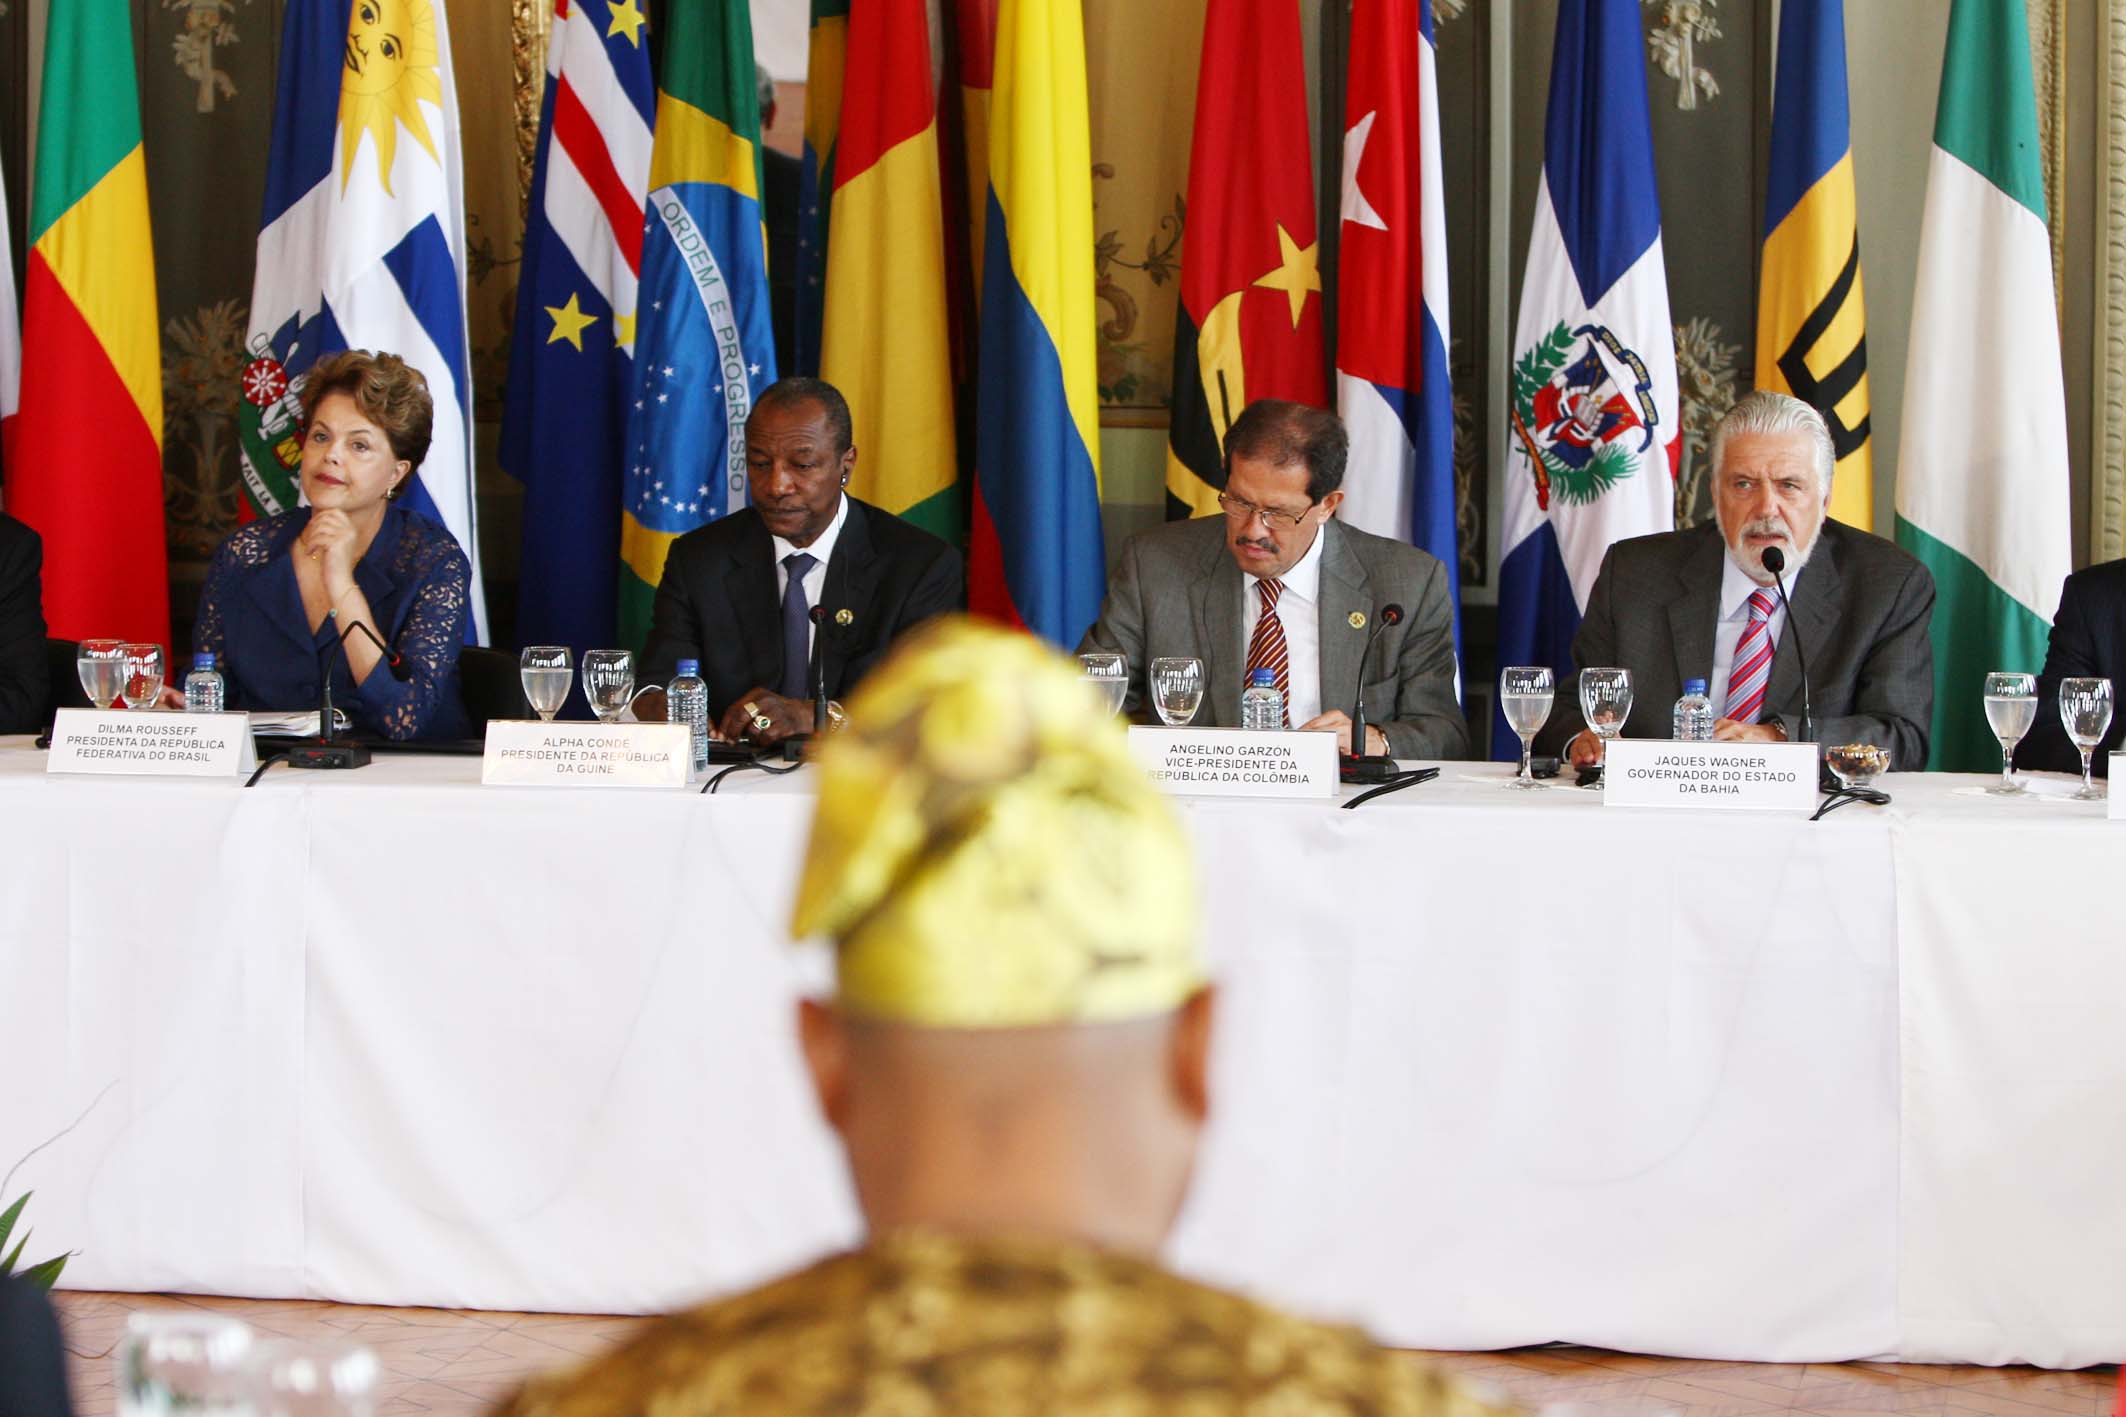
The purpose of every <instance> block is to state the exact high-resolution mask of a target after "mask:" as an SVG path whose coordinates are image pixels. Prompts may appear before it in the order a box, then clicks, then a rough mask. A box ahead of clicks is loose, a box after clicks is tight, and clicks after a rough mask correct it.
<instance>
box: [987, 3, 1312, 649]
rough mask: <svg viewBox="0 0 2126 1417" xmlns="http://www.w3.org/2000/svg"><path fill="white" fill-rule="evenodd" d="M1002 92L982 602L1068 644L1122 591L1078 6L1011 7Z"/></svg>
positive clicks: (995, 103)
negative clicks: (1109, 548) (1110, 576)
mask: <svg viewBox="0 0 2126 1417" xmlns="http://www.w3.org/2000/svg"><path fill="white" fill-rule="evenodd" d="M994 78H995V86H994V88H993V89H992V91H991V95H990V113H989V168H988V171H989V189H988V203H987V207H988V210H987V211H986V213H985V214H984V217H983V228H982V231H983V243H984V247H985V249H984V252H983V256H982V333H981V368H980V371H979V373H978V375H977V379H978V393H977V399H978V403H977V417H976V423H977V428H976V435H975V436H976V459H977V467H976V472H977V480H976V485H975V502H974V527H973V532H972V535H971V537H970V539H969V547H968V569H967V580H968V600H969V602H970V604H971V605H972V607H973V609H974V610H976V611H977V612H979V613H983V614H988V615H991V616H994V617H996V618H998V619H1002V620H1005V621H1007V622H1010V623H1013V624H1018V625H1023V626H1024V627H1025V628H1027V629H1029V630H1032V631H1033V632H1034V633H1036V634H1038V635H1042V636H1044V637H1046V638H1048V639H1050V640H1053V641H1055V642H1056V643H1057V644H1060V645H1066V646H1067V645H1074V644H1076V643H1077V642H1078V639H1079V637H1080V636H1082V635H1083V634H1084V633H1085V631H1086V628H1087V627H1088V626H1090V625H1091V624H1092V622H1093V620H1094V619H1095V618H1096V617H1097V616H1098V615H1099V613H1100V600H1101V597H1102V596H1103V595H1105V594H1106V590H1107V554H1106V549H1105V545H1104V543H1103V541H1102V538H1101V532H1100V406H1099V405H1100V386H1099V368H1098V349H1097V344H1098V334H1099V314H1098V311H1097V309H1096V307H1095V304H1094V294H1093V291H1094V286H1095V282H1094V278H1093V179H1092V120H1091V115H1090V109H1089V107H1088V103H1087V98H1086V89H1085V17H1084V12H1083V11H1082V9H1081V8H1080V5H1079V0H1004V4H1003V5H1002V7H1001V9H1000V10H999V12H998V15H997V40H996V70H995V75H994ZM1305 141H1306V133H1305V129H1304V128H1302V129H1301V131H1300V142H1301V145H1302V147H1304V144H1305Z"/></svg>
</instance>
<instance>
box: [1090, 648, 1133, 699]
mask: <svg viewBox="0 0 2126 1417" xmlns="http://www.w3.org/2000/svg"><path fill="white" fill-rule="evenodd" d="M1078 668H1079V670H1080V671H1081V673H1082V674H1083V675H1084V677H1085V680H1086V682H1088V683H1089V684H1091V685H1092V687H1093V689H1094V691H1095V692H1096V693H1099V694H1102V695H1105V696H1106V699H1107V711H1108V712H1109V713H1120V712H1122V701H1123V700H1124V699H1125V698H1127V697H1129V660H1128V659H1127V658H1126V657H1124V656H1122V655H1119V654H1106V653H1101V654H1081V655H1079V656H1078Z"/></svg>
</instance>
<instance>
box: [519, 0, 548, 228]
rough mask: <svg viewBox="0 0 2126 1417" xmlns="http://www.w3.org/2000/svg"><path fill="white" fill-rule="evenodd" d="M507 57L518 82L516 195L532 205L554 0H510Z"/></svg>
mask: <svg viewBox="0 0 2126 1417" xmlns="http://www.w3.org/2000/svg"><path fill="white" fill-rule="evenodd" d="M509 4H510V15H509V53H510V62H511V66H512V68H513V69H514V70H515V74H516V80H517V88H516V95H517V193H518V198H519V201H520V203H524V204H528V203H529V202H530V201H531V184H532V160H533V158H534V157H535V156H536V155H537V153H538V149H539V108H540V105H541V104H543V103H544V102H545V101H546V40H547V36H548V35H549V34H550V33H552V31H553V24H554V4H553V0H509Z"/></svg>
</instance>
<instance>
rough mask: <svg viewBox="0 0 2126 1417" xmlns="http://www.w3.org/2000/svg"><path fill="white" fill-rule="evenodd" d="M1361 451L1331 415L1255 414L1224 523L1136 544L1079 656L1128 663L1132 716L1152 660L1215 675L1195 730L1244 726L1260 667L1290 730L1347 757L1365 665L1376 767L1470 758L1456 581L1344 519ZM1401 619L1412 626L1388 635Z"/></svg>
mask: <svg viewBox="0 0 2126 1417" xmlns="http://www.w3.org/2000/svg"><path fill="white" fill-rule="evenodd" d="M1349 449H1350V440H1349V438H1348V437H1347V436H1346V435H1345V433H1344V427H1343V424H1342V422H1341V421H1339V420H1338V419H1337V417H1336V415H1335V414H1333V413H1328V412H1325V411H1324V410H1322V409H1318V408H1309V407H1307V406H1306V405H1304V404H1297V403H1287V402H1284V401H1283V400H1280V399H1263V400H1259V401H1258V402H1255V403H1252V404H1249V405H1248V407H1247V408H1246V409H1245V410H1244V411H1243V412H1242V413H1241V415H1240V417H1238V418H1236V419H1234V420H1233V425H1232V427H1231V428H1229V429H1228V430H1227V431H1226V436H1225V463H1226V480H1225V491H1224V492H1223V493H1221V494H1220V495H1219V498H1218V502H1219V505H1220V506H1221V507H1223V508H1224V509H1225V515H1224V516H1223V517H1200V518H1198V519H1196V520H1194V521H1185V522H1169V523H1168V524H1167V525H1165V526H1162V527H1156V528H1154V529H1153V530H1151V531H1147V532H1142V533H1140V534H1138V535H1137V536H1133V537H1131V538H1130V540H1129V542H1128V544H1127V545H1125V546H1124V547H1123V548H1122V559H1121V561H1120V563H1119V564H1118V565H1117V566H1116V567H1115V571H1114V574H1113V576H1112V577H1111V578H1110V580H1109V583H1108V592H1107V603H1106V604H1105V605H1103V606H1101V607H1100V618H1099V620H1098V621H1097V622H1096V623H1095V624H1094V625H1093V627H1092V628H1091V629H1090V630H1088V631H1087V632H1086V634H1085V640H1084V642H1083V643H1082V644H1080V645H1079V646H1078V649H1079V652H1080V653H1085V652H1089V651H1096V650H1106V651H1118V652H1120V653H1121V654H1123V655H1125V656H1127V657H1128V660H1129V674H1130V685H1129V694H1128V697H1127V698H1126V699H1125V701H1124V705H1123V706H1124V708H1125V709H1126V710H1127V711H1129V712H1131V713H1139V712H1144V711H1146V710H1147V709H1148V707H1149V697H1148V693H1147V690H1146V674H1147V671H1148V669H1149V667H1150V665H1151V662H1152V660H1154V659H1158V658H1164V657H1167V656H1187V657H1192V658H1196V659H1200V660H1202V661H1203V666H1204V675H1205V679H1204V686H1205V692H1204V696H1203V703H1202V705H1201V706H1200V707H1199V708H1198V709H1197V711H1196V717H1195V719H1194V720H1193V721H1194V722H1195V723H1198V724H1202V725H1207V726H1212V727H1223V728H1233V727H1238V726H1239V723H1240V691H1241V689H1242V688H1244V687H1245V681H1246V678H1247V670H1248V668H1249V667H1250V666H1251V664H1252V663H1254V662H1257V661H1261V662H1262V663H1263V664H1264V666H1265V667H1275V668H1276V669H1277V670H1278V671H1280V673H1281V674H1283V675H1284V676H1285V677H1287V678H1288V680H1289V693H1288V695H1287V699H1286V709H1287V712H1288V721H1289V722H1290V723H1291V724H1292V725H1293V726H1295V727H1298V728H1302V729H1321V730H1329V729H1333V730H1334V731H1335V733H1336V741H1337V745H1338V747H1340V748H1341V749H1342V750H1343V751H1344V752H1346V753H1348V752H1350V751H1351V716H1350V713H1349V709H1350V708H1351V698H1350V696H1351V693H1352V690H1353V688H1354V687H1355V686H1356V685H1357V683H1358V676H1359V668H1360V665H1359V660H1360V657H1361V655H1363V656H1364V658H1365V672H1366V682H1365V706H1366V717H1367V720H1368V722H1367V729H1366V743H1365V745H1364V751H1365V752H1368V753H1375V754H1379V753H1390V754H1393V755H1394V756H1396V757H1398V758H1458V757H1462V756H1464V755H1466V753H1467V751H1468V744H1469V739H1468V728H1467V725H1466V724H1465V722H1464V721H1463V718H1462V710H1461V705H1460V703H1459V702H1458V699H1457V695H1456V692H1455V659H1454V605H1453V602H1452V601H1451V600H1449V598H1448V594H1447V574H1446V568H1445V567H1443V566H1442V565H1440V563H1439V562H1438V561H1437V560H1435V559H1434V558H1433V557H1431V556H1429V555H1427V554H1426V553H1425V552H1423V551H1420V550H1418V549H1417V548H1416V547H1413V546H1406V545H1404V544H1403V543H1401V542H1399V541H1390V540H1388V539H1387V538H1385V537H1380V536H1374V535H1371V534H1370V533H1367V532H1363V531H1359V530H1357V529H1356V528H1354V527H1348V526H1345V525H1344V524H1343V523H1342V522H1338V521H1334V520H1331V518H1333V517H1334V515H1335V513H1336V508H1337V506H1338V505H1339V504H1340V503H1341V502H1342V501H1343V492H1342V490H1341V489H1342V486H1343V475H1344V462H1345V459H1346V456H1347V455H1348V452H1349ZM1389 605H1399V606H1401V607H1402V610H1403V616H1402V620H1401V622H1400V623H1399V624H1396V625H1392V626H1384V625H1383V624H1382V616H1381V611H1382V610H1383V608H1384V607H1386V606H1389ZM1265 615H1269V616H1271V617H1273V622H1272V623H1268V624H1265V623H1264V620H1263V617H1264V616H1265ZM1376 629H1378V630H1379V638H1378V640H1377V641H1376V642H1375V644H1374V645H1373V648H1372V650H1371V651H1370V652H1368V651H1367V650H1366V642H1367V638H1368V636H1369V635H1371V634H1372V633H1373V631H1374V630H1376Z"/></svg>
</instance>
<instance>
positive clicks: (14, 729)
mask: <svg viewBox="0 0 2126 1417" xmlns="http://www.w3.org/2000/svg"><path fill="white" fill-rule="evenodd" d="M43 569H44V542H43V540H42V538H40V537H39V536H38V535H37V533H36V532H34V531H31V530H30V529H29V528H28V527H26V526H24V525H23V524H22V523H21V522H18V521H16V520H15V519H14V518H13V517H10V516H6V515H0V733H37V732H41V731H42V730H43V728H44V724H45V719H46V717H47V715H48V714H49V713H50V711H51V692H52V680H51V659H50V657H49V654H48V652H47V650H46V648H45V644H44V590H43V579H42V573H43Z"/></svg>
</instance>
